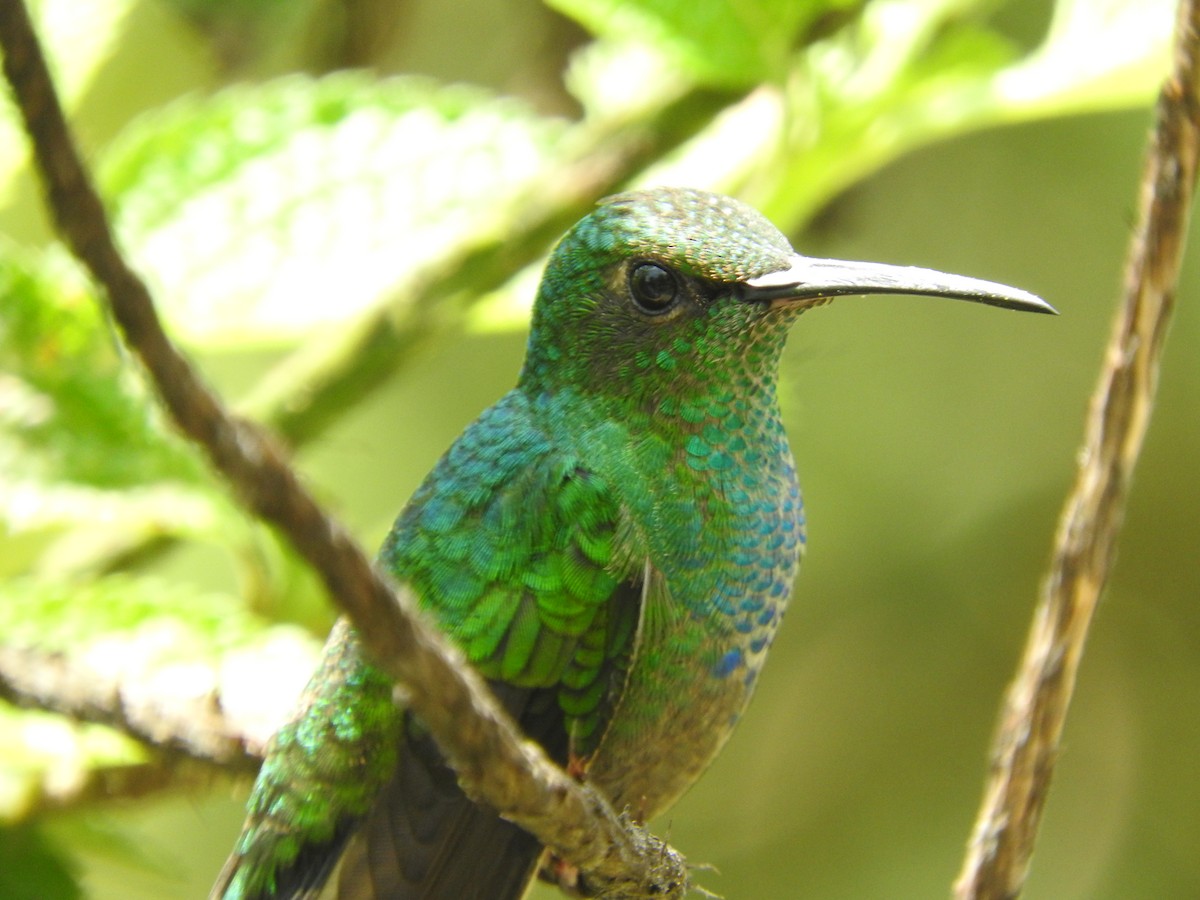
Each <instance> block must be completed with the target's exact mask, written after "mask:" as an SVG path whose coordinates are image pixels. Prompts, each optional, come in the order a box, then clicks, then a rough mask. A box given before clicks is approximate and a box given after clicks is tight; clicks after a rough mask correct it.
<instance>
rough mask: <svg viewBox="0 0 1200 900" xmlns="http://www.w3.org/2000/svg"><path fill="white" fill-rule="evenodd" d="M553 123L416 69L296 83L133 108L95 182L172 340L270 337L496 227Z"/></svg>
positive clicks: (317, 321)
mask: <svg viewBox="0 0 1200 900" xmlns="http://www.w3.org/2000/svg"><path fill="white" fill-rule="evenodd" d="M563 128H564V125H563V123H560V122H557V121H551V120H546V119H540V118H538V117H536V116H535V115H533V114H532V113H530V112H529V110H528V109H526V108H525V107H524V106H522V105H520V104H518V103H516V102H513V101H509V100H501V99H497V98H495V97H494V96H492V95H490V94H487V93H484V92H482V91H480V90H474V89H468V88H464V87H444V86H439V85H437V84H435V83H433V82H431V81H429V80H427V79H416V78H393V79H385V80H377V79H373V78H371V77H369V76H367V75H365V74H360V73H340V74H337V75H332V76H329V77H326V78H322V79H312V78H308V77H301V76H294V77H289V78H284V79H280V80H278V81H274V82H270V83H267V84H264V85H255V86H243V87H237V88H232V89H229V90H226V91H224V92H222V93H220V94H218V95H216V96H213V97H208V98H191V99H189V100H186V101H183V102H180V103H178V104H175V105H173V106H171V107H169V108H167V109H164V110H161V111H158V112H156V113H154V114H152V115H148V116H146V117H143V118H142V119H140V120H138V121H137V122H136V123H135V124H134V125H132V126H131V127H130V128H129V129H128V131H127V132H126V133H125V134H124V135H123V136H122V138H121V140H119V141H118V142H117V143H116V144H115V145H114V146H113V147H112V148H111V150H110V152H109V153H108V154H107V155H106V157H105V159H104V161H103V164H102V167H101V181H102V184H103V185H104V187H105V190H106V192H107V193H108V194H109V196H110V197H112V199H113V202H114V205H115V212H116V217H117V221H118V224H119V228H120V231H121V234H122V237H123V240H124V243H125V245H126V246H127V247H128V249H129V250H130V251H131V254H132V256H133V257H134V259H135V261H136V263H137V265H138V267H139V268H140V269H141V270H142V271H143V272H145V273H146V274H147V275H148V276H149V280H150V281H151V283H152V285H153V287H154V289H155V293H156V296H157V298H158V300H159V302H160V304H161V309H162V310H163V312H164V313H165V315H166V316H167V318H168V319H169V320H170V322H171V323H172V325H173V327H174V328H175V330H176V332H177V333H178V335H179V336H180V337H182V338H184V339H186V340H188V341H192V342H207V343H211V344H216V345H221V346H228V343H229V342H230V341H238V340H240V341H248V342H260V343H261V342H268V343H277V342H280V341H291V340H294V339H296V338H298V337H299V336H301V335H303V334H305V333H307V332H310V331H312V330H313V329H314V328H317V327H321V326H326V325H329V324H331V323H334V322H339V321H343V320H346V319H347V318H350V317H353V316H354V315H355V314H357V313H359V312H361V311H363V310H364V309H367V308H369V307H371V306H373V305H374V304H377V303H379V302H381V301H382V300H384V299H386V298H387V297H389V296H391V295H392V294H394V293H396V292H397V291H399V290H400V289H402V288H403V286H404V285H405V284H408V283H411V281H412V280H413V279H416V278H419V277H420V276H421V273H422V271H423V270H424V269H425V268H426V267H428V266H431V265H433V264H435V263H436V261H437V260H438V259H439V258H440V257H442V256H443V255H445V254H447V253H448V252H450V251H451V250H452V249H453V248H454V247H456V246H458V245H459V244H460V243H462V242H464V241H467V240H470V239H472V238H474V237H475V236H477V235H478V234H479V233H480V232H481V231H485V232H486V230H487V229H493V230H498V229H499V228H500V223H501V222H502V221H504V215H505V212H506V211H507V210H508V209H509V208H510V207H511V205H512V204H513V203H515V202H516V201H517V199H518V198H520V197H523V196H527V194H528V193H529V192H530V191H531V190H533V189H534V187H535V185H536V182H537V178H538V175H539V173H540V172H541V171H542V170H543V167H544V165H545V164H546V161H547V160H548V158H549V157H550V155H551V153H552V152H553V149H554V145H555V141H556V139H557V138H558V137H559V136H560V135H561V134H562V131H563Z"/></svg>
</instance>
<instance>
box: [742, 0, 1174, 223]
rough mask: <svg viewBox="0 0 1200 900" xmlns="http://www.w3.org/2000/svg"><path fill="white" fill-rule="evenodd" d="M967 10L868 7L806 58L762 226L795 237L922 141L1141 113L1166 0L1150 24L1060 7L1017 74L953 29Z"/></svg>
mask: <svg viewBox="0 0 1200 900" xmlns="http://www.w3.org/2000/svg"><path fill="white" fill-rule="evenodd" d="M969 5H972V4H971V0H939V2H934V3H931V2H929V0H880V2H876V3H872V4H869V5H868V6H867V7H865V8H864V10H863V13H862V15H861V16H860V17H859V18H858V19H857V20H856V21H854V22H853V23H852V24H851V25H849V26H847V27H846V28H844V29H842V30H841V31H839V32H838V33H837V34H835V35H833V36H831V37H829V38H828V39H826V40H824V41H821V42H819V43H817V44H814V45H813V46H812V47H811V48H809V50H808V51H807V52H806V53H805V54H804V55H803V56H802V57H801V58H800V60H799V61H798V65H797V68H796V70H795V71H794V72H793V76H792V79H791V81H790V82H789V89H788V94H787V98H786V101H785V105H786V112H787V116H786V120H785V122H784V123H783V126H782V127H783V133H782V135H781V140H780V141H779V143H778V144H777V146H778V147H779V148H780V150H779V153H780V155H781V158H780V160H779V166H780V168H781V170H782V171H783V172H785V174H784V176H783V178H781V179H777V180H775V181H774V183H773V184H771V186H770V187H769V188H767V191H768V192H769V193H770V197H769V198H756V199H759V202H760V205H761V206H762V207H763V210H764V212H766V213H767V215H768V216H769V217H771V218H772V219H774V220H775V221H776V222H778V223H779V224H780V225H781V226H782V227H783V228H784V230H785V231H786V230H789V229H794V228H795V227H796V226H797V225H798V224H799V223H801V222H803V221H804V220H806V219H807V218H808V217H809V216H811V215H813V214H814V213H815V212H816V211H817V210H818V209H819V208H820V207H821V205H822V204H824V203H826V202H828V200H829V199H830V198H831V197H833V196H835V195H836V194H837V193H838V192H840V191H842V190H844V189H845V188H847V187H849V186H850V185H851V184H854V183H855V182H857V181H859V180H861V179H863V178H865V177H866V176H867V175H868V174H870V173H871V172H874V171H876V170H877V169H879V168H881V167H882V166H884V165H886V164H887V163H889V162H891V161H892V160H894V159H896V158H898V157H899V156H900V155H901V154H903V153H905V152H907V151H909V150H911V149H912V148H914V147H916V146H919V145H921V144H925V143H929V142H931V141H933V140H937V139H944V138H946V137H947V136H950V135H954V134H961V133H964V132H967V131H970V130H974V129H978V128H982V127H986V126H989V125H996V124H1000V123H1009V122H1017V121H1026V120H1029V119H1033V118H1038V117H1042V116H1045V115H1048V114H1054V115H1065V114H1070V113H1077V112H1083V111H1090V110H1096V109H1101V108H1104V109H1117V108H1121V107H1125V106H1130V105H1133V104H1136V103H1145V102H1147V101H1148V100H1149V99H1150V97H1152V96H1153V93H1154V91H1155V90H1156V89H1157V86H1158V79H1159V76H1160V74H1161V65H1160V64H1161V63H1163V62H1165V52H1166V46H1167V41H1168V40H1169V37H1170V26H1171V15H1170V12H1169V9H1168V8H1167V7H1169V5H1170V4H1168V3H1166V2H1165V0H1155V3H1154V8H1153V9H1150V10H1149V11H1148V10H1147V5H1146V4H1145V3H1141V2H1139V0H1108V2H1104V3H1091V2H1089V0H1081V2H1076V0H1061V2H1060V3H1059V5H1058V7H1057V9H1056V17H1055V20H1054V25H1053V27H1052V28H1051V32H1050V35H1049V37H1048V38H1047V41H1046V43H1045V45H1044V46H1043V47H1042V48H1041V49H1039V50H1038V51H1036V52H1035V53H1034V54H1033V55H1031V56H1030V57H1028V58H1027V59H1023V60H1018V59H1015V50H1014V48H1013V47H1011V46H1010V45H1009V44H1008V43H1007V42H1005V41H1004V40H1003V39H1001V38H1000V37H999V36H998V35H996V34H995V33H993V32H991V31H989V30H987V29H985V28H983V27H981V26H979V25H977V24H973V23H972V22H970V21H967V20H965V19H964V18H963V16H962V14H963V11H964V10H963V7H964V6H969ZM1118 48H1119V49H1118ZM763 130H764V131H766V130H768V129H767V128H764V129H763ZM795 160H799V161H798V162H797V161H795ZM762 168H763V166H762V165H761V164H760V165H759V169H760V171H761V170H762Z"/></svg>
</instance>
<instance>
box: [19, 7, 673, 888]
mask: <svg viewBox="0 0 1200 900" xmlns="http://www.w3.org/2000/svg"><path fill="white" fill-rule="evenodd" d="M0 46H2V47H3V51H4V72H5V76H6V77H7V79H8V81H9V83H10V85H11V86H12V89H13V93H14V95H15V97H16V100H17V105H18V106H19V108H20V110H21V114H22V116H23V118H24V120H25V127H26V130H27V131H28V133H29V136H30V138H31V141H32V143H33V148H34V155H35V157H36V159H37V163H38V166H39V169H40V171H41V174H42V178H43V180H44V182H45V188H46V192H47V195H48V201H49V205H50V207H51V210H52V213H53V216H54V219H55V223H56V226H57V228H58V230H59V232H60V233H61V234H62V236H63V238H64V240H65V241H66V243H67V244H68V246H69V247H70V248H71V250H72V251H73V252H74V254H75V255H76V256H77V257H78V258H79V259H80V261H81V262H83V264H84V265H85V266H86V267H87V268H88V270H89V271H90V272H91V274H92V276H93V277H94V278H95V279H96V281H97V282H98V283H99V284H101V285H102V286H103V288H104V292H105V294H106V295H107V298H108V302H109V305H110V308H111V310H112V314H113V317H114V319H115V320H116V322H117V323H118V325H119V326H120V328H121V330H122V332H123V333H124V335H125V339H126V341H127V342H128V343H129V345H130V347H131V348H132V349H133V351H134V352H135V353H136V354H137V355H138V357H139V358H140V359H141V361H142V363H143V365H144V366H145V368H146V370H147V372H148V373H149V374H150V377H151V379H152V380H153V382H154V384H155V385H156V387H157V389H158V391H159V394H160V396H161V399H162V401H163V403H164V405H165V406H166V407H167V409H168V411H169V413H170V415H171V417H172V418H173V420H174V421H175V423H176V425H177V426H178V427H179V428H180V430H181V431H183V432H184V433H185V434H186V435H188V436H189V437H190V438H191V439H193V440H195V441H196V442H197V443H199V444H200V445H201V446H203V448H204V449H205V451H206V452H207V454H208V456H209V458H210V460H211V462H212V464H213V466H214V467H215V468H216V469H217V470H218V471H220V472H221V473H222V475H223V476H224V477H225V478H226V479H227V480H228V481H229V482H230V484H231V485H232V486H233V488H234V490H235V491H236V492H237V494H238V496H239V497H240V498H241V500H242V502H243V503H244V504H245V505H246V506H247V507H248V508H250V509H251V510H253V511H254V512H255V513H256V514H257V515H258V516H260V517H261V518H263V519H264V520H266V521H268V522H270V523H272V524H273V525H275V526H276V527H278V528H279V529H280V530H281V531H282V532H283V533H284V534H285V535H286V536H287V537H288V539H289V540H290V541H291V542H292V543H293V545H294V546H295V547H296V549H297V551H298V552H299V553H300V554H301V555H303V556H304V557H305V558H306V559H307V560H308V561H309V562H310V563H311V564H312V565H313V567H314V568H315V569H316V570H317V571H318V572H319V573H320V575H321V577H322V579H323V580H324V582H325V585H326V588H327V589H328V591H329V593H330V595H331V597H332V598H333V599H334V600H335V602H336V603H337V604H338V605H339V606H340V607H341V608H342V609H343V610H345V612H346V613H347V615H348V616H349V617H350V619H351V621H352V622H353V623H354V625H355V626H356V628H357V629H358V631H359V634H360V635H361V637H362V640H363V643H364V645H365V646H366V647H367V649H368V651H369V652H370V654H371V656H372V658H373V659H374V660H375V661H376V663H377V664H378V665H380V667H381V668H382V669H383V670H384V671H386V672H388V673H389V674H390V675H391V676H392V677H393V678H395V679H396V680H397V682H399V683H401V684H403V685H404V687H405V689H406V692H407V698H408V703H409V706H410V708H411V709H412V710H413V712H415V713H416V714H417V715H418V716H420V718H421V719H422V721H423V722H424V723H425V724H426V726H427V727H428V728H429V730H430V732H431V733H432V734H433V736H434V737H435V739H436V740H437V742H438V744H439V745H440V746H441V748H442V750H443V752H445V754H446V756H447V758H448V759H449V761H450V763H451V765H453V767H454V769H455V771H456V772H457V773H458V775H459V780H460V782H461V783H462V785H463V788H464V790H466V792H467V793H468V794H469V795H471V796H472V797H475V798H477V799H480V800H484V801H486V802H487V803H488V804H489V805H490V806H492V807H493V808H494V809H496V810H497V811H498V812H499V813H500V814H502V815H503V816H505V817H506V818H508V819H510V820H511V821H513V822H515V823H517V824H518V825H520V826H521V827H523V828H525V829H527V830H528V831H530V832H531V833H533V834H535V835H536V836H537V837H538V838H539V840H541V841H542V842H543V843H544V844H546V845H547V846H548V847H550V848H551V850H552V851H553V852H555V853H556V854H558V855H559V856H561V857H563V858H565V859H567V860H570V861H571V862H573V863H574V864H575V865H577V866H578V867H579V868H580V869H581V870H583V872H584V873H585V874H586V875H587V877H588V879H589V881H590V882H591V883H594V884H599V885H603V886H605V887H606V888H607V891H604V892H607V893H608V894H609V895H610V896H625V897H650V896H653V897H681V896H682V895H683V893H684V892H685V890H686V885H687V874H686V871H685V869H684V867H683V861H682V858H681V857H679V856H678V854H676V853H674V852H673V851H670V850H669V848H666V847H665V845H663V844H662V843H661V842H660V841H657V840H656V839H653V838H650V837H649V836H647V835H645V834H644V833H643V832H639V831H637V830H635V829H631V828H628V827H627V826H626V824H625V823H623V822H622V821H621V820H619V819H618V818H617V817H616V816H615V815H614V814H613V812H612V810H611V808H610V807H609V806H608V804H607V802H606V801H605V800H604V799H603V798H601V797H600V796H599V795H598V794H596V793H595V792H593V791H591V790H589V789H587V788H586V787H584V786H581V785H580V784H578V783H577V782H576V781H574V780H573V779H572V778H570V777H568V776H567V775H566V774H565V773H564V772H562V771H561V770H560V769H558V768H557V767H556V766H554V765H553V764H552V763H551V762H550V761H549V760H548V759H547V758H546V756H545V754H544V753H542V752H541V750H540V748H539V747H537V746H536V745H535V744H533V743H532V742H530V741H527V740H524V739H522V738H521V737H520V736H519V735H518V733H517V731H516V730H515V728H514V727H513V725H512V723H511V722H510V721H509V719H508V717H507V716H506V715H505V714H504V713H503V712H502V711H501V710H500V709H499V708H498V706H497V704H496V702H495V700H494V699H493V698H492V696H491V695H490V693H489V692H488V691H487V690H486V688H485V686H484V685H483V683H482V681H481V680H480V679H479V677H478V676H477V675H476V674H475V673H474V671H473V670H472V669H470V668H469V667H468V666H467V665H466V664H465V663H464V661H463V660H462V657H461V655H460V654H459V653H457V652H456V651H455V650H454V649H453V648H451V647H450V646H449V645H448V644H447V643H446V642H445V641H444V640H443V639H442V638H441V637H440V636H439V635H438V634H437V633H436V632H435V631H433V630H432V629H431V628H429V627H428V626H426V625H425V624H424V623H423V622H422V621H421V620H420V618H419V617H418V615H417V614H416V613H415V612H414V610H415V608H416V604H415V603H414V602H413V597H412V596H411V593H410V592H408V591H405V590H403V589H400V590H398V591H396V590H394V589H393V587H392V586H391V584H390V583H389V582H388V581H387V579H386V578H385V577H384V576H383V575H382V574H381V573H379V572H377V571H376V570H375V569H374V568H373V567H372V566H371V564H370V563H369V562H368V560H367V557H366V556H365V555H364V554H363V553H362V551H361V550H360V549H359V548H358V547H357V546H356V545H355V544H354V542H353V541H352V540H351V538H350V537H349V535H348V534H347V533H346V532H345V531H344V529H343V528H342V527H341V526H340V525H339V524H338V523H336V522H334V521H333V520H332V519H330V518H329V517H328V516H326V515H325V514H324V512H323V511H322V510H321V509H320V508H319V507H318V506H317V504H316V502H315V501H314V500H313V498H312V497H311V495H310V494H309V493H308V492H307V491H306V490H305V489H304V487H303V486H302V485H301V484H300V483H299V482H298V480H297V479H296V476H295V474H294V473H293V472H292V471H291V469H290V468H289V467H288V465H287V463H286V462H285V461H284V459H283V457H282V455H281V454H280V452H279V451H278V449H277V448H276V447H275V446H274V445H272V444H271V443H270V441H268V440H267V439H266V438H265V436H264V435H263V433H262V432H261V431H260V430H259V429H257V428H255V427H253V426H252V425H250V424H249V423H246V422H239V421H234V420H232V419H231V418H230V417H229V416H228V415H227V413H226V412H225V411H224V410H223V409H222V407H221V406H220V404H219V403H218V401H217V399H216V397H215V396H214V395H213V394H212V393H211V392H210V391H209V390H208V388H207V387H205V386H204V385H203V384H202V383H201V381H200V380H199V378H198V377H197V375H196V373H195V372H194V370H193V369H192V367H191V366H190V365H189V364H188V362H187V361H186V360H185V359H184V358H183V357H182V356H180V354H179V353H178V351H176V350H175V348H174V347H173V346H172V345H171V343H170V342H169V340H168V339H167V337H166V335H165V334H164V333H163V330H162V326H161V324H160V323H159V320H158V317H157V315H156V313H155V310H154V305H153V302H152V300H151V297H150V294H149V291H148V289H147V288H146V285H145V283H144V282H143V281H142V280H141V279H140V278H139V277H138V276H137V275H136V274H135V273H134V272H133V271H132V270H131V269H130V268H129V266H128V264H127V263H126V262H125V260H124V259H123V258H122V256H121V254H120V253H119V252H118V250H117V248H116V246H115V243H114V240H113V236H112V231H111V229H110V227H109V224H108V220H107V217H106V215H105V212H104V209H103V206H102V204H101V202H100V199H99V197H98V196H97V194H96V192H95V189H94V188H93V186H92V184H91V182H90V179H89V178H88V175H87V173H86V171H85V170H84V168H83V165H82V163H81V161H80V159H79V155H78V152H77V150H76V148H75V145H74V142H73V140H72V138H71V135H70V133H69V131H68V128H67V125H66V121H65V120H64V117H63V114H62V109H61V106H60V104H59V102H58V98H57V96H56V94H55V92H54V87H53V84H52V82H51V80H50V76H49V73H48V72H47V69H46V64H45V60H44V58H43V55H42V51H41V48H40V46H39V44H38V41H37V38H36V36H35V35H34V32H33V29H32V27H31V25H30V22H29V17H28V13H27V11H26V9H25V4H24V2H22V0H4V2H2V3H0Z"/></svg>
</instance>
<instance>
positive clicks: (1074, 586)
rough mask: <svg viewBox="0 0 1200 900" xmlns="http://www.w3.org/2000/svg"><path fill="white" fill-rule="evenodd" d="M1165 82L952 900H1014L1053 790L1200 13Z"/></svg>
mask: <svg viewBox="0 0 1200 900" xmlns="http://www.w3.org/2000/svg"><path fill="white" fill-rule="evenodd" d="M1175 41H1176V45H1175V54H1174V62H1173V70H1172V72H1171V75H1170V76H1169V77H1168V79H1167V82H1166V83H1165V84H1164V86H1163V88H1162V92H1161V94H1160V96H1159V101H1158V113H1157V123H1156V128H1155V132H1154V134H1153V136H1152V139H1151V144H1150V150H1149V154H1148V157H1147V161H1146V168H1145V172H1144V175H1143V179H1142V190H1141V198H1140V210H1139V224H1138V227H1137V229H1136V231H1135V233H1134V235H1133V238H1132V242H1131V245H1130V254H1129V259H1128V262H1127V265H1126V276H1125V288H1124V300H1123V303H1122V305H1121V309H1120V310H1119V312H1118V315H1117V319H1116V322H1115V323H1114V330H1113V333H1112V336H1111V338H1110V340H1109V344H1108V351H1107V353H1106V356H1105V360H1104V363H1103V367H1102V369H1101V373H1100V380H1099V383H1098V384H1097V386H1096V390H1095V393H1094V394H1093V396H1092V401H1091V405H1090V408H1089V411H1088V417H1087V425H1086V431H1085V436H1084V447H1083V452H1082V453H1081V454H1080V457H1079V458H1080V463H1079V470H1078V472H1077V474H1076V481H1075V486H1074V488H1073V490H1072V493H1071V495H1070V496H1069V497H1068V499H1067V502H1066V506H1065V507H1064V510H1063V513H1062V518H1061V520H1060V522H1059V528H1058V534H1057V536H1056V538H1055V549H1054V557H1053V559H1052V561H1051V567H1050V573H1049V576H1048V577H1047V579H1046V582H1045V584H1044V585H1043V588H1042V594H1041V599H1040V602H1039V605H1038V609H1037V611H1036V613H1035V615H1034V622H1033V626H1032V630H1031V632H1030V635H1029V639H1028V643H1027V644H1026V647H1025V656H1024V659H1023V661H1022V663H1021V667H1020V670H1019V672H1018V674H1017V677H1016V679H1015V680H1014V681H1013V683H1012V685H1011V686H1010V687H1009V691H1008V696H1007V698H1006V700H1005V706H1004V709H1003V712H1002V715H1001V723H1000V732H999V734H998V736H997V738H996V741H995V745H994V747H993V750H992V754H993V757H992V758H993V762H992V772H991V776H990V779H989V783H988V785H987V787H986V790H985V793H984V798H983V804H982V807H981V809H980V812H979V816H978V818H977V820H976V823H975V827H974V832H973V835H972V838H971V843H970V846H969V848H968V851H967V857H966V860H965V862H964V865H963V870H962V872H961V873H960V875H959V878H958V881H957V883H956V885H955V896H956V897H957V898H959V900H984V898H988V900H992V898H994V900H1001V898H1013V897H1016V896H1018V895H1019V894H1020V892H1021V889H1022V887H1023V886H1024V883H1025V878H1026V876H1027V874H1028V869H1029V860H1030V856H1031V854H1032V853H1033V845H1034V841H1035V839H1036V837H1037V829H1038V824H1039V822H1040V819H1041V813H1042V809H1043V806H1044V804H1045V801H1046V795H1047V793H1048V792H1049V788H1050V778H1051V775H1052V774H1053V771H1054V763H1055V761H1056V759H1057V756H1058V752H1059V746H1060V740H1061V737H1062V730H1063V721H1064V719H1065V718H1066V713H1067V707H1068V704H1069V703H1070V700H1071V694H1072V691H1073V689H1074V686H1075V678H1076V673H1077V671H1078V668H1079V662H1080V659H1081V657H1082V655H1083V646H1084V641H1085V639H1086V637H1087V630H1088V626H1089V624H1090V622H1091V619H1092V613H1093V611H1094V610H1095V608H1096V603H1097V600H1098V599H1099V596H1100V593H1101V591H1102V590H1103V588H1104V585H1105V582H1106V581H1107V579H1108V575H1109V571H1110V569H1111V568H1112V564H1113V559H1114V556H1115V550H1116V544H1117V535H1118V533H1119V531H1120V527H1121V521H1122V518H1123V514H1124V509H1125V501H1126V497H1127V495H1128V492H1129V484H1130V480H1131V478H1132V476H1133V470H1134V466H1135V464H1136V463H1137V458H1138V454H1139V452H1140V450H1141V446H1142V439H1143V437H1144V436H1145V433H1146V428H1147V425H1148V424H1149V422H1150V414H1151V410H1152V408H1153V404H1154V395H1155V391H1156V388H1157V384H1158V373H1159V365H1160V359H1161V356H1162V350H1163V342H1164V339H1165V337H1166V332H1167V324H1168V322H1169V320H1170V316H1171V310H1172V307H1173V305H1174V290H1175V285H1176V282H1177V280H1178V275H1179V267H1180V263H1181V259H1182V255H1183V248H1184V245H1185V243H1186V235H1187V226H1188V218H1189V207H1190V205H1191V199H1192V192H1193V189H1194V187H1195V183H1196V171H1197V157H1198V155H1200V70H1198V56H1200V0H1181V2H1180V4H1179V12H1178V19H1177V22H1176V36H1175Z"/></svg>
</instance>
